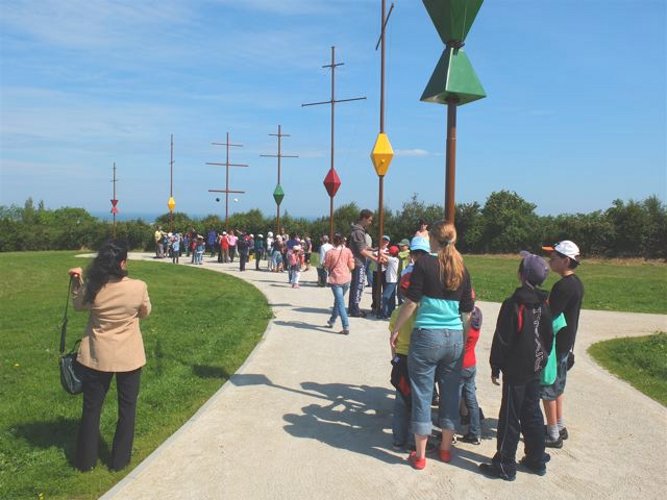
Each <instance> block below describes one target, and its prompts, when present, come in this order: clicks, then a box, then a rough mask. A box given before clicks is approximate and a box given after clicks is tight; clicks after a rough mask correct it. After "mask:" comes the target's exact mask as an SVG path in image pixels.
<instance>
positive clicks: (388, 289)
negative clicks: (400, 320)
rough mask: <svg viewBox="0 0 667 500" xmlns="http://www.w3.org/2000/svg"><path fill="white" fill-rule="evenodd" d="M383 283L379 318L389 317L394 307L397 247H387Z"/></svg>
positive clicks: (397, 276)
mask: <svg viewBox="0 0 667 500" xmlns="http://www.w3.org/2000/svg"><path fill="white" fill-rule="evenodd" d="M385 267H386V269H385V272H384V275H385V278H384V280H385V284H384V290H383V292H382V310H381V312H380V319H389V318H390V317H391V314H392V313H393V312H394V309H396V287H397V285H398V278H399V274H398V247H397V246H395V245H394V246H391V247H389V255H388V257H387V265H386V266H385Z"/></svg>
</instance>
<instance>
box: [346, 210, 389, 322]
mask: <svg viewBox="0 0 667 500" xmlns="http://www.w3.org/2000/svg"><path fill="white" fill-rule="evenodd" d="M372 223H373V212H371V211H370V210H368V209H367V208H364V209H363V210H361V212H360V213H359V218H358V219H357V221H356V222H355V223H354V224H352V230H351V232H350V237H349V239H348V246H349V248H350V250H351V251H352V255H353V256H354V270H353V271H352V281H351V283H350V298H349V307H348V314H349V315H350V316H352V317H354V318H363V317H365V316H366V313H364V312H363V311H362V310H361V307H360V303H361V297H362V294H363V292H364V286H365V284H366V272H365V265H366V259H371V260H372V261H374V262H379V263H382V258H381V256H380V255H378V256H377V257H376V256H374V255H373V252H372V251H371V249H370V248H369V247H368V246H367V245H366V230H367V229H368V227H370V225H371V224H372Z"/></svg>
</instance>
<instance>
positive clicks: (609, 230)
mask: <svg viewBox="0 0 667 500" xmlns="http://www.w3.org/2000/svg"><path fill="white" fill-rule="evenodd" d="M360 208H366V207H359V206H358V205H357V204H355V203H349V204H347V205H343V206H340V207H339V208H338V209H337V210H336V211H335V213H334V221H335V226H334V227H335V231H336V232H340V233H342V234H347V233H348V232H349V229H350V223H352V222H353V221H354V220H355V219H356V218H357V216H358V214H359V210H360ZM369 208H372V207H369ZM535 208H536V205H535V204H533V203H530V202H528V201H526V200H524V199H523V198H522V197H521V196H519V195H518V194H516V193H515V192H511V191H497V192H494V193H492V194H491V195H490V196H489V197H488V199H487V200H486V202H485V203H484V205H483V206H482V205H480V204H479V203H477V202H473V203H463V204H459V205H457V206H456V216H455V219H456V227H457V231H458V234H459V242H458V245H457V246H458V248H459V249H460V251H461V252H463V253H470V254H485V253H490V254H497V253H515V252H517V251H518V250H521V249H526V250H533V251H535V250H538V249H539V247H540V246H541V245H543V244H547V243H548V244H551V243H554V242H557V241H559V240H562V239H570V240H573V241H575V242H576V243H577V244H578V245H579V248H580V249H581V251H582V254H583V255H584V256H585V257H641V258H645V259H663V260H667V209H666V206H665V204H664V203H663V202H662V201H661V200H660V199H659V198H658V197H657V196H650V197H648V198H646V199H645V200H643V201H633V200H630V201H627V202H626V201H623V200H620V199H618V200H615V201H614V202H612V205H611V207H609V208H608V209H606V210H596V211H594V212H590V213H577V214H563V215H556V216H553V215H547V216H541V215H538V214H536V213H535ZM442 216H443V207H442V206H441V205H437V204H425V203H424V202H422V201H420V200H419V199H418V197H417V195H413V196H412V198H411V199H410V200H409V201H407V202H405V203H403V206H402V207H401V209H400V210H391V209H390V208H386V209H385V210H384V233H385V234H388V235H389V236H390V237H391V238H392V240H393V241H399V240H400V239H402V238H409V237H411V236H412V234H414V231H415V229H416V225H417V221H418V220H419V219H423V220H426V221H428V222H432V221H436V220H440V219H442ZM377 221H378V217H377V214H376V217H375V224H374V226H372V227H371V229H370V234H371V236H372V237H373V239H374V240H377V237H378V234H377V231H378V229H377ZM280 223H281V227H283V228H285V229H286V230H287V231H288V232H296V233H298V234H301V235H309V236H311V237H312V238H313V240H314V242H316V243H317V242H318V241H319V237H320V236H321V235H323V234H328V233H329V217H328V215H326V216H323V217H320V218H318V219H315V220H308V219H305V218H299V217H292V216H290V215H289V213H286V214H285V215H283V216H281V219H280ZM156 225H161V226H162V227H163V229H164V230H165V231H170V230H172V229H173V230H176V231H181V232H183V231H187V230H189V229H190V228H191V227H194V228H195V230H196V231H198V232H199V233H201V234H203V235H205V234H206V233H208V231H209V230H210V229H214V230H217V231H222V230H230V229H241V230H245V231H248V232H251V233H253V234H257V233H263V234H264V235H265V236H266V233H267V232H268V231H274V232H275V229H276V228H275V227H274V225H275V220H274V217H273V216H272V215H269V216H266V215H264V214H262V212H261V211H259V210H257V209H253V210H249V211H247V212H243V213H235V214H233V215H231V216H230V217H229V227H224V221H223V220H222V219H221V218H220V217H219V216H217V215H208V216H207V217H204V218H200V219H196V218H190V217H188V215H187V214H184V213H182V212H176V213H174V214H173V223H172V221H171V220H170V216H169V214H168V213H166V214H163V215H161V216H160V217H158V219H157V220H156V221H155V222H154V223H153V222H149V221H144V220H142V219H136V220H131V221H123V222H117V223H116V225H115V228H114V227H113V225H112V223H111V222H109V221H103V220H100V219H98V218H96V217H94V216H92V215H90V214H89V213H88V212H87V211H86V210H84V209H83V208H71V207H63V208H58V209H55V210H50V209H47V208H45V206H44V203H43V202H39V203H38V204H37V206H35V203H34V201H33V200H32V199H31V198H29V199H28V200H26V202H25V204H24V205H23V206H22V207H20V206H16V205H11V206H4V205H0V251H2V252H10V251H21V250H79V249H93V250H94V249H96V248H98V247H99V246H100V245H101V244H102V243H103V242H104V241H106V240H107V239H109V238H110V237H112V235H113V233H114V232H115V236H116V237H117V238H121V239H125V240H127V241H128V244H129V245H130V247H131V248H133V249H141V250H149V249H152V248H153V245H154V242H153V233H154V231H155V228H156Z"/></svg>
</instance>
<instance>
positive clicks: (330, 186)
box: [301, 46, 366, 241]
mask: <svg viewBox="0 0 667 500" xmlns="http://www.w3.org/2000/svg"><path fill="white" fill-rule="evenodd" d="M344 64H345V63H342V62H341V63H337V62H336V47H335V46H332V47H331V64H326V65H324V66H322V67H323V68H331V99H329V100H328V101H322V102H311V103H307V104H302V105H301V107H305V106H317V105H320V104H330V105H331V127H330V128H331V155H330V157H331V161H330V165H329V172H328V173H327V175H326V177H325V178H324V187H325V188H326V190H327V193H329V241H333V234H334V197H335V196H336V192H337V191H338V188H339V187H340V185H341V182H340V178H339V177H338V173H337V172H336V169H335V162H334V152H335V112H336V111H335V110H336V103H339V102H349V101H361V100H364V99H366V97H355V98H352V99H336V67H337V66H343V65H344Z"/></svg>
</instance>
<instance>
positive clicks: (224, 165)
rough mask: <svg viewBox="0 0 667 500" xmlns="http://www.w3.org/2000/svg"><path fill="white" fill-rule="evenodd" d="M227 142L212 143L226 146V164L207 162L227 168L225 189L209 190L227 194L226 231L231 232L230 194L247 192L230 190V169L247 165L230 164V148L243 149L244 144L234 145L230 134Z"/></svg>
mask: <svg viewBox="0 0 667 500" xmlns="http://www.w3.org/2000/svg"><path fill="white" fill-rule="evenodd" d="M226 138H227V140H226V141H225V142H224V143H221V142H212V143H211V144H213V145H214V146H225V150H226V156H225V163H216V162H206V164H207V165H217V166H222V167H225V189H209V190H208V192H209V193H225V230H229V193H245V191H238V190H234V189H229V167H247V166H248V165H247V164H245V163H229V148H230V147H231V146H234V147H237V148H242V147H243V144H232V143H231V142H229V132H227V135H226Z"/></svg>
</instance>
